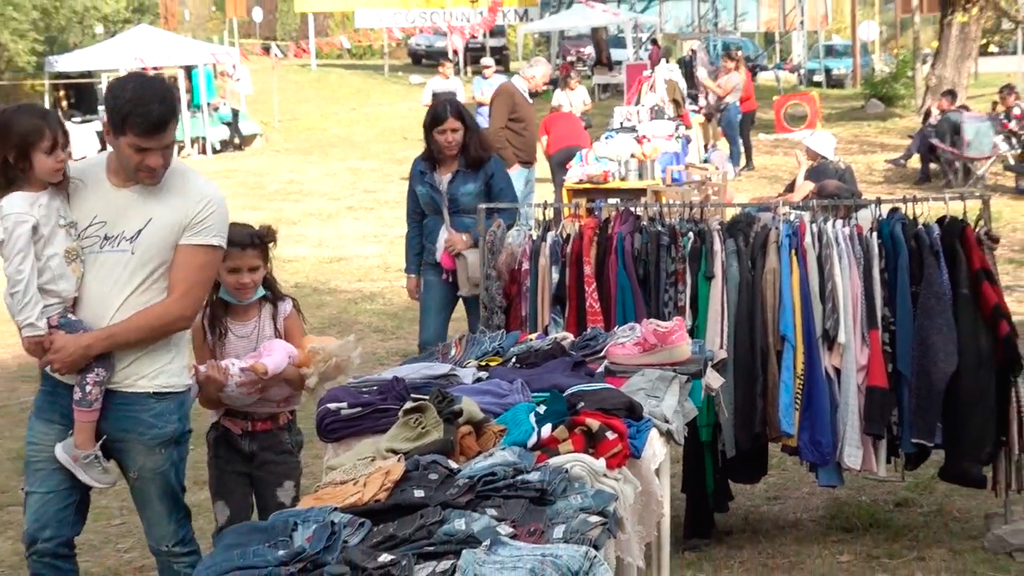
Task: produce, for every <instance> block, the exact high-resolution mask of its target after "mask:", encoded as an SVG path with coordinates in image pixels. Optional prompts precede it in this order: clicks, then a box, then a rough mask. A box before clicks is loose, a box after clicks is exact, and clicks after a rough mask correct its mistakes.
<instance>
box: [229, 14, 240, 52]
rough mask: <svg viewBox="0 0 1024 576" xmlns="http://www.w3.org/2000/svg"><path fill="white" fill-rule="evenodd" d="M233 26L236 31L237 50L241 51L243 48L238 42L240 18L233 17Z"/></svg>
mask: <svg viewBox="0 0 1024 576" xmlns="http://www.w3.org/2000/svg"><path fill="white" fill-rule="evenodd" d="M231 28H232V29H233V32H234V33H235V50H239V51H241V48H240V47H239V44H238V18H232V19H231Z"/></svg>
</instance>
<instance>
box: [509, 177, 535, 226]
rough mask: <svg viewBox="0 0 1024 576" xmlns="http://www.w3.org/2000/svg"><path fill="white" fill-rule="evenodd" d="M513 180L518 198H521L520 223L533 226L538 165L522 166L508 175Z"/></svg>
mask: <svg viewBox="0 0 1024 576" xmlns="http://www.w3.org/2000/svg"><path fill="white" fill-rule="evenodd" d="M508 175H509V177H511V178H512V186H514V187H515V189H516V196H518V197H519V222H521V223H523V224H525V225H527V226H533V207H532V206H527V204H533V196H534V193H535V192H536V188H537V167H536V165H534V166H530V167H529V168H524V167H522V166H520V167H518V168H516V169H515V170H512V171H511V172H509V173H508Z"/></svg>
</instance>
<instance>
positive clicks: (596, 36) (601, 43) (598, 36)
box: [590, 0, 612, 71]
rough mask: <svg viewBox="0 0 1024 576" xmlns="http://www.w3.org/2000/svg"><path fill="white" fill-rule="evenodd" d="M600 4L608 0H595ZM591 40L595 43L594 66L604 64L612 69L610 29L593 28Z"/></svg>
mask: <svg viewBox="0 0 1024 576" xmlns="http://www.w3.org/2000/svg"><path fill="white" fill-rule="evenodd" d="M594 1H595V2H597V3H598V4H607V3H608V2H607V1H606V0H594ZM590 41H591V43H592V44H593V45H594V68H597V67H598V66H604V67H605V68H607V69H608V70H609V71H610V70H611V69H612V53H611V51H609V50H608V29H607V28H591V29H590Z"/></svg>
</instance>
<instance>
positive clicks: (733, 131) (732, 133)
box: [718, 102, 743, 170]
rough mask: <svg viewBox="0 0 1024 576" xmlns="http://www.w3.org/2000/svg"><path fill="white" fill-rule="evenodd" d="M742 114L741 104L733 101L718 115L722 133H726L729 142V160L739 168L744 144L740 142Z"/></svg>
mask: <svg viewBox="0 0 1024 576" xmlns="http://www.w3.org/2000/svg"><path fill="white" fill-rule="evenodd" d="M742 116H743V114H742V113H741V112H740V105H739V104H737V103H735V102H733V103H732V104H728V105H726V107H725V108H723V109H722V113H721V115H719V117H718V126H719V128H721V129H722V134H725V141H726V142H728V143H729V162H731V163H732V167H733V168H736V169H737V170H738V169H739V167H740V162H741V160H740V157H741V156H742V146H743V145H742V144H740V118H741V117H742Z"/></svg>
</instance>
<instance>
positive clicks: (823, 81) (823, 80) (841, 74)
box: [803, 40, 875, 89]
mask: <svg viewBox="0 0 1024 576" xmlns="http://www.w3.org/2000/svg"><path fill="white" fill-rule="evenodd" d="M822 53H824V56H825V57H824V58H822V57H821V56H822ZM874 67H875V64H874V61H873V60H872V59H871V51H870V50H869V49H868V45H867V44H865V43H864V42H861V43H860V77H861V78H866V77H868V76H869V75H871V73H872V72H873V71H874ZM803 83H804V85H805V86H811V85H821V86H822V87H823V88H826V89H827V88H851V87H853V43H852V42H849V41H846V40H840V41H837V42H822V43H821V44H815V45H814V46H813V47H812V48H811V49H810V50H808V51H807V66H805V67H804V74H803Z"/></svg>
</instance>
